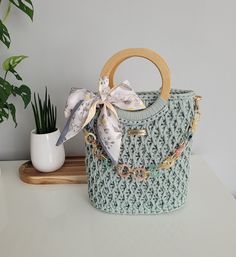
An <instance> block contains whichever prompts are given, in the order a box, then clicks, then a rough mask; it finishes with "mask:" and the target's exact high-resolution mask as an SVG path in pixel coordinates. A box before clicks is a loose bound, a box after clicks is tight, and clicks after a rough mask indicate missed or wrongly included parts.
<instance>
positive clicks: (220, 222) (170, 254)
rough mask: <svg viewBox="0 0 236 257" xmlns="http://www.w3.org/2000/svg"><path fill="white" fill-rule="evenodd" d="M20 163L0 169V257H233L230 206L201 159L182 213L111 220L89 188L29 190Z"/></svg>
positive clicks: (235, 219) (195, 161)
mask: <svg viewBox="0 0 236 257" xmlns="http://www.w3.org/2000/svg"><path fill="white" fill-rule="evenodd" d="M21 163H22V162H21V161H14V162H0V167H1V168H2V176H1V177H0V257H61V256H63V257H87V256H89V257H100V256H101V257H106V256H109V257H113V256H117V257H126V256H129V257H132V256H135V257H139V256H142V257H152V256H153V257H154V256H155V257H158V256H161V257H175V256H180V257H195V256H196V257H205V256H206V257H218V256H219V257H228V256H232V257H235V256H236V202H235V200H234V199H233V197H232V196H231V195H230V193H229V192H227V190H226V189H225V188H224V186H223V185H222V184H221V183H220V182H219V181H218V179H217V178H216V176H215V175H214V174H213V172H212V171H211V170H209V168H208V166H207V165H206V164H205V163H204V162H203V161H202V159H201V158H200V157H199V156H193V157H192V170H191V183H190V190H189V198H188V202H187V204H186V206H185V207H184V208H182V209H180V210H178V211H176V212H173V213H170V214H162V215H156V216H155V215H154V216H117V215H111V214H105V213H102V212H100V211H97V210H96V209H94V208H93V207H92V206H91V205H90V204H89V201H88V196H87V185H42V186H38V185H28V184H24V183H23V182H21V181H20V179H19V178H18V167H19V166H20V164H21Z"/></svg>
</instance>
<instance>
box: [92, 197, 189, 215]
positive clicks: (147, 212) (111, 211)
mask: <svg viewBox="0 0 236 257" xmlns="http://www.w3.org/2000/svg"><path fill="white" fill-rule="evenodd" d="M90 203H91V205H92V206H93V207H94V208H95V209H97V210H99V211H102V212H105V213H109V214H118V215H157V214H164V213H169V212H173V211H177V210H178V209H181V208H183V207H184V205H185V203H186V199H184V200H183V201H182V202H181V203H179V204H178V205H176V206H174V207H172V208H169V209H168V208H166V209H158V210H150V209H149V210H147V209H145V210H136V209H133V210H128V211H118V210H116V209H115V210H114V209H110V208H106V207H104V206H103V207H101V206H97V205H96V203H94V202H92V201H91V199H90Z"/></svg>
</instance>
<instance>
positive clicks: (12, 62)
mask: <svg viewBox="0 0 236 257" xmlns="http://www.w3.org/2000/svg"><path fill="white" fill-rule="evenodd" d="M27 57H28V56H25V55H18V56H11V57H9V58H7V59H6V60H5V61H4V62H3V64H2V68H3V69H4V70H5V71H10V72H12V71H11V70H10V69H13V70H14V69H15V67H16V66H17V65H18V64H19V63H20V62H21V61H22V60H24V59H25V58H27Z"/></svg>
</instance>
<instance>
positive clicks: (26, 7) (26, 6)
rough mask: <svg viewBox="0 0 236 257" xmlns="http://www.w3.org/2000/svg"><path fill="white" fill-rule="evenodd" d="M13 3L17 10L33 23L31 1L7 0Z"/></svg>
mask: <svg viewBox="0 0 236 257" xmlns="http://www.w3.org/2000/svg"><path fill="white" fill-rule="evenodd" d="M9 1H10V2H11V3H13V4H14V5H15V6H16V7H17V8H19V9H20V10H21V11H22V12H24V13H25V14H27V15H28V16H29V17H30V19H31V20H32V21H33V16H34V6H33V4H32V2H31V0H9Z"/></svg>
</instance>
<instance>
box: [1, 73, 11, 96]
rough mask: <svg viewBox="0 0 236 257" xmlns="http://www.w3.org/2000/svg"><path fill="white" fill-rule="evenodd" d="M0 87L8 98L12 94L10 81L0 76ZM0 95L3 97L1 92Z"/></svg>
mask: <svg viewBox="0 0 236 257" xmlns="http://www.w3.org/2000/svg"><path fill="white" fill-rule="evenodd" d="M0 88H2V89H3V91H4V94H6V96H7V98H8V97H9V96H10V95H11V93H12V85H11V84H10V83H9V82H8V81H6V80H4V79H3V78H2V77H0ZM0 97H1V94H0Z"/></svg>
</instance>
